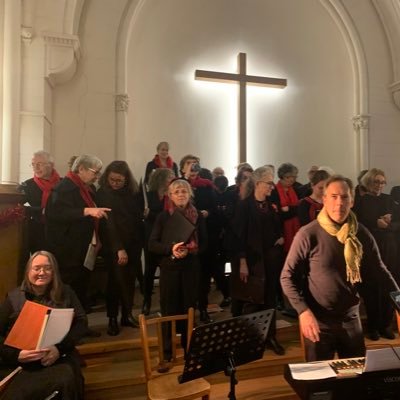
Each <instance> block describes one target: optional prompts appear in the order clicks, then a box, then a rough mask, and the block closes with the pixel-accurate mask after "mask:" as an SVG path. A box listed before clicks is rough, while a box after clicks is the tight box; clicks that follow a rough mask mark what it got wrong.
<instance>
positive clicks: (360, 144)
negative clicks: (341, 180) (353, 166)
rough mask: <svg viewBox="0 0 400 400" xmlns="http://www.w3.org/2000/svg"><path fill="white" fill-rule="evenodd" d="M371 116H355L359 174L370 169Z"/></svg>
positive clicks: (354, 125)
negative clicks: (369, 136)
mask: <svg viewBox="0 0 400 400" xmlns="http://www.w3.org/2000/svg"><path fill="white" fill-rule="evenodd" d="M369 118H370V116H369V115H361V114H359V115H355V116H354V117H353V119H352V120H353V127H354V130H355V131H356V133H357V150H358V162H357V170H358V172H359V171H361V170H363V169H368V168H369V145H368V132H369Z"/></svg>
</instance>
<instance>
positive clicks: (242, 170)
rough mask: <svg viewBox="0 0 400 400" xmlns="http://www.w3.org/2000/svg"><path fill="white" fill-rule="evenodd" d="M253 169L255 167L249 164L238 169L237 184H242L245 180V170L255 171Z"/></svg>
mask: <svg viewBox="0 0 400 400" xmlns="http://www.w3.org/2000/svg"><path fill="white" fill-rule="evenodd" d="M253 171H254V170H253V168H252V167H251V166H250V165H249V164H247V165H243V166H242V167H240V168H239V169H238V173H237V175H236V177H235V182H236V185H240V184H241V183H242V182H243V180H244V179H243V177H244V173H245V172H251V173H253Z"/></svg>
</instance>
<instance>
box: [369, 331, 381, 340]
mask: <svg viewBox="0 0 400 400" xmlns="http://www.w3.org/2000/svg"><path fill="white" fill-rule="evenodd" d="M368 338H369V339H370V340H374V341H376V340H379V338H380V336H379V332H378V331H377V330H376V329H371V330H370V331H369V332H368Z"/></svg>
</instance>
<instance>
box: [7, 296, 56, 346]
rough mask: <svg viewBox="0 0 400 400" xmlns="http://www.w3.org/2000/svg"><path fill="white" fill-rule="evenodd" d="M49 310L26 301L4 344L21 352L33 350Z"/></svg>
mask: <svg viewBox="0 0 400 400" xmlns="http://www.w3.org/2000/svg"><path fill="white" fill-rule="evenodd" d="M50 311H51V308H50V307H46V306H44V305H42V304H38V303H34V302H33V301H29V300H27V301H26V302H25V304H24V306H23V307H22V310H21V312H20V314H19V316H18V319H17V320H16V321H15V324H14V326H13V327H12V328H11V331H10V333H9V334H8V336H7V339H6V340H5V342H4V344H6V345H8V346H12V347H15V348H17V349H21V350H35V349H36V347H37V344H38V343H39V339H40V337H41V335H42V333H43V330H44V328H45V326H46V322H47V318H48V315H49V314H50Z"/></svg>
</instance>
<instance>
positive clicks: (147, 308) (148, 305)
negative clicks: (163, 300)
mask: <svg viewBox="0 0 400 400" xmlns="http://www.w3.org/2000/svg"><path fill="white" fill-rule="evenodd" d="M150 309H151V300H144V301H143V306H142V314H144V315H149V314H150Z"/></svg>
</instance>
